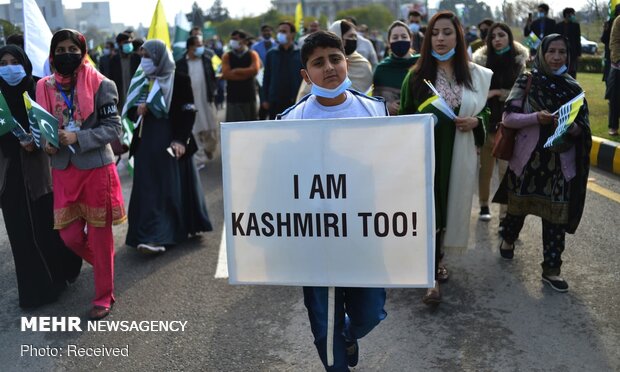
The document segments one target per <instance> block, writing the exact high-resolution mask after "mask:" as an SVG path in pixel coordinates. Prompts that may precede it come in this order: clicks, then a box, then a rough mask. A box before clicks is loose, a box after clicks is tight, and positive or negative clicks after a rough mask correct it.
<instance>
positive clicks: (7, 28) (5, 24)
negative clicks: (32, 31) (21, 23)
mask: <svg viewBox="0 0 620 372" xmlns="http://www.w3.org/2000/svg"><path fill="white" fill-rule="evenodd" d="M0 26H2V28H4V37H5V38H6V37H7V36H9V35H12V34H16V33H17V34H23V33H24V31H22V30H21V29H20V28H19V27H15V26H14V25H13V24H12V23H11V22H9V21H6V20H4V19H0Z"/></svg>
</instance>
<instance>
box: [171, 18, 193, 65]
mask: <svg viewBox="0 0 620 372" xmlns="http://www.w3.org/2000/svg"><path fill="white" fill-rule="evenodd" d="M174 23H175V27H174V42H173V43H172V56H173V58H174V60H175V61H178V60H179V59H181V57H183V54H184V53H185V50H186V49H185V46H186V44H187V39H189V31H190V29H191V28H192V25H191V24H190V23H189V21H188V20H187V17H186V16H185V14H183V12H179V14H177V16H176V17H175V19H174Z"/></svg>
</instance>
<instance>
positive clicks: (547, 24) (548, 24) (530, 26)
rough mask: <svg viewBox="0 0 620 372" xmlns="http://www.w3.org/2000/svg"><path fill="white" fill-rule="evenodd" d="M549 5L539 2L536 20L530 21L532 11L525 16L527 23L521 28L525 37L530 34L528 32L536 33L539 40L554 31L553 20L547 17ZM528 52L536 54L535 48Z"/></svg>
mask: <svg viewBox="0 0 620 372" xmlns="http://www.w3.org/2000/svg"><path fill="white" fill-rule="evenodd" d="M548 14H549V5H547V4H540V5H539V6H538V13H536V20H534V21H532V13H530V14H529V16H528V17H527V23H526V24H525V27H524V28H523V35H524V36H525V37H528V36H530V33H532V32H533V33H534V34H536V36H537V37H538V39H539V40H542V39H543V38H544V37H545V36H547V35H551V34H552V33H554V32H555V21H554V20H553V19H551V18H549V17H548ZM530 54H531V55H532V56H533V55H535V54H536V50H533V53H532V50H530Z"/></svg>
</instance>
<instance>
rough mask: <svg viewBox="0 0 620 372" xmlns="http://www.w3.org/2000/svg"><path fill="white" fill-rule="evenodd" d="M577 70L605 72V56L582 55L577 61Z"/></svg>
mask: <svg viewBox="0 0 620 372" xmlns="http://www.w3.org/2000/svg"><path fill="white" fill-rule="evenodd" d="M577 72H596V73H601V74H602V73H603V58H602V57H600V56H589V55H582V56H580V57H579V62H578V63H577Z"/></svg>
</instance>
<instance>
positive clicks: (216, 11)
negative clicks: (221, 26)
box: [207, 0, 230, 22]
mask: <svg viewBox="0 0 620 372" xmlns="http://www.w3.org/2000/svg"><path fill="white" fill-rule="evenodd" d="M229 18H230V13H229V12H228V9H227V8H225V7H224V6H223V5H222V0H215V2H214V3H213V5H211V8H210V9H209V12H208V13H207V20H208V21H211V22H223V21H225V20H227V19H229Z"/></svg>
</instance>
